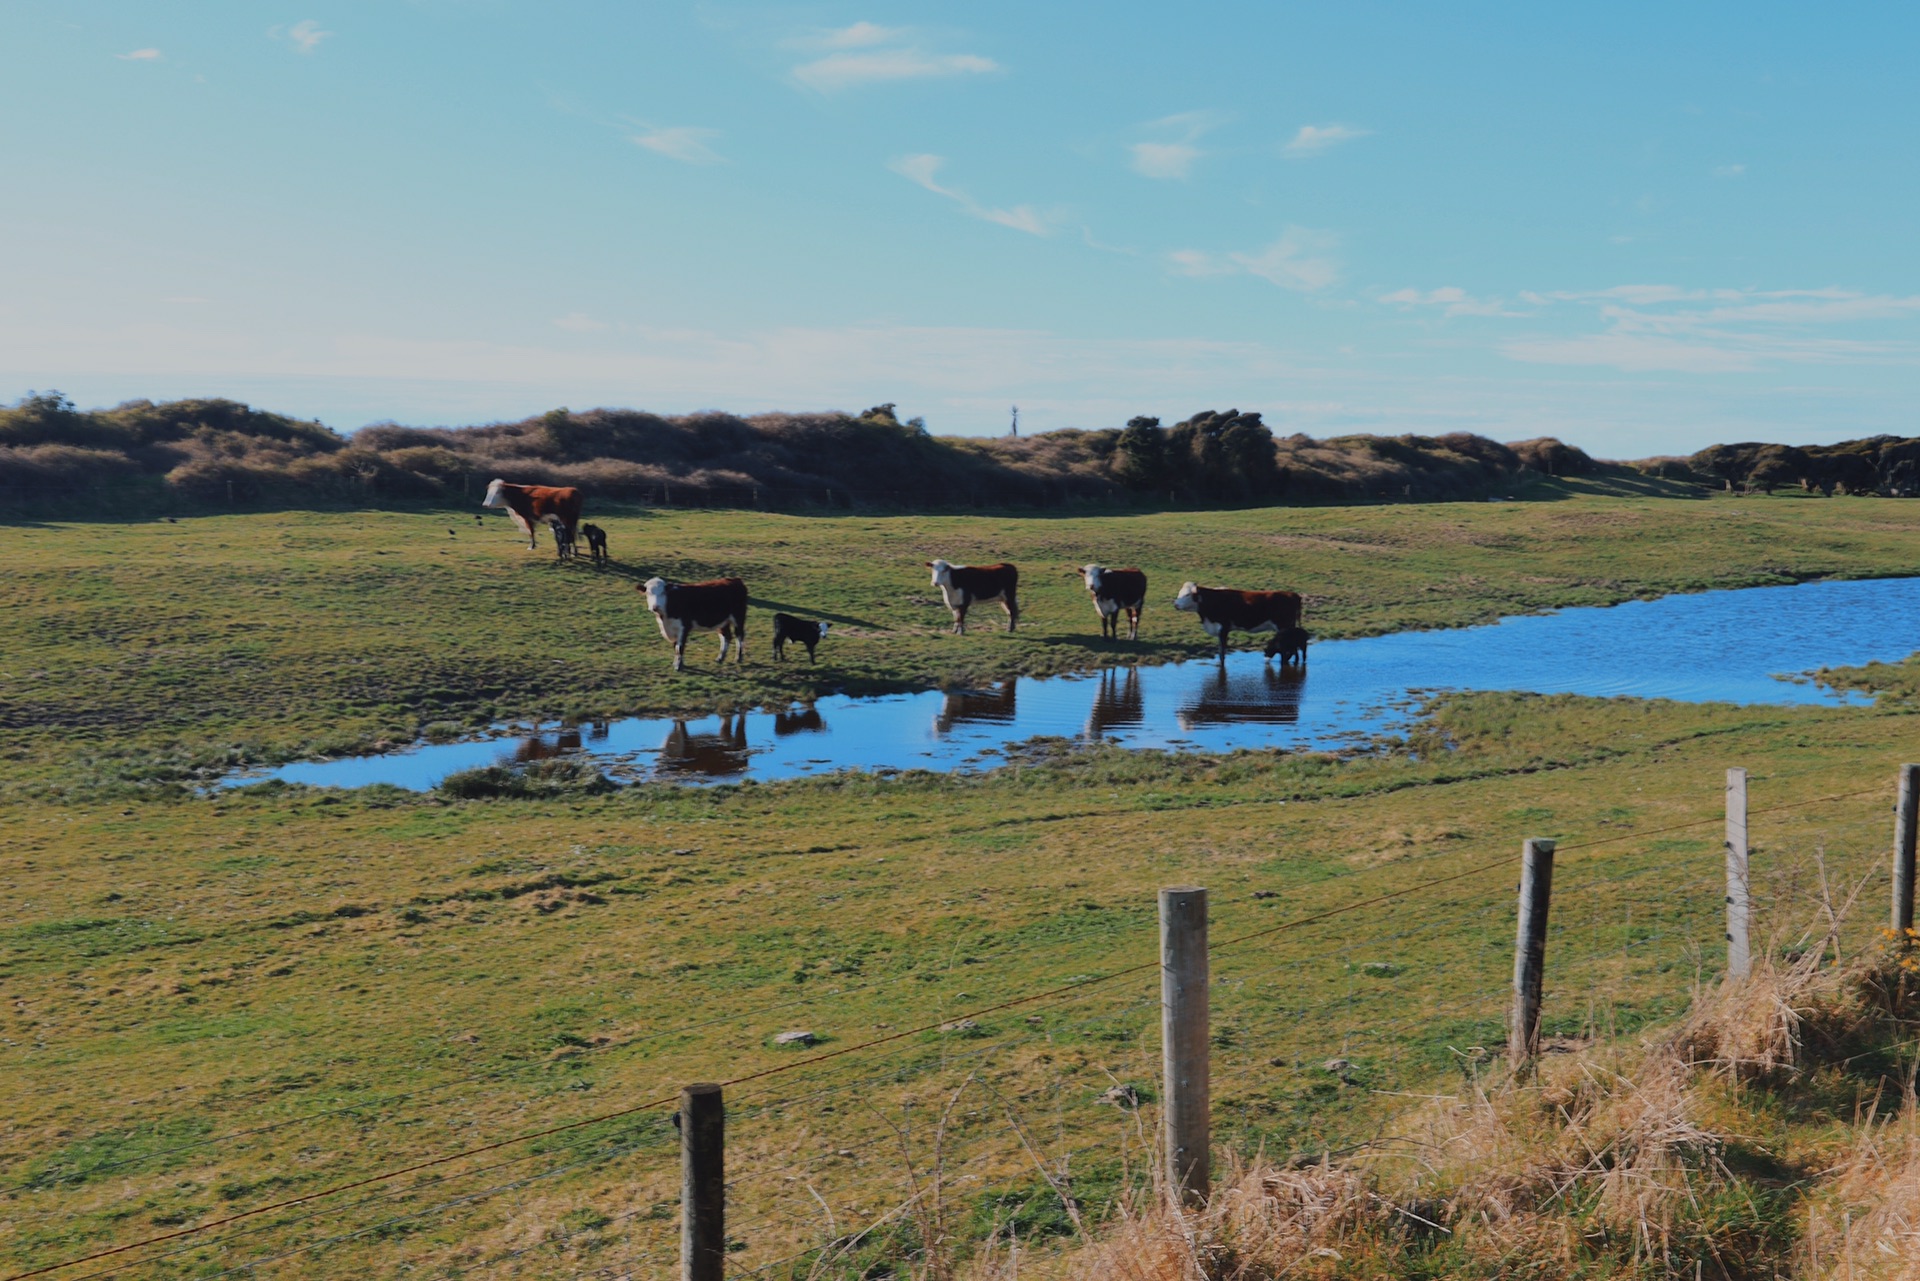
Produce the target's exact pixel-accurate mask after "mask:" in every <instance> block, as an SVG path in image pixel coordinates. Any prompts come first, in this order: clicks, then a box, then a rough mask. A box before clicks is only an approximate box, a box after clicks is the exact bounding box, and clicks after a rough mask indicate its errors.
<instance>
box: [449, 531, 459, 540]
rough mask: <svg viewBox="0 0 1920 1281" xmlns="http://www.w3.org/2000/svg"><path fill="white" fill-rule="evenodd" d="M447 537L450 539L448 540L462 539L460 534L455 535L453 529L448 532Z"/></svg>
mask: <svg viewBox="0 0 1920 1281" xmlns="http://www.w3.org/2000/svg"><path fill="white" fill-rule="evenodd" d="M447 537H448V538H458V537H460V535H458V534H456V533H454V532H453V531H452V530H451V529H449V530H448V531H447Z"/></svg>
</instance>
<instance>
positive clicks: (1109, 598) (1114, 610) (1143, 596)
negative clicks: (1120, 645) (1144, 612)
mask: <svg viewBox="0 0 1920 1281" xmlns="http://www.w3.org/2000/svg"><path fill="white" fill-rule="evenodd" d="M1080 573H1081V575H1082V576H1083V577H1085V579H1086V582H1087V590H1088V591H1090V592H1092V593H1093V607H1094V608H1095V609H1096V610H1098V611H1100V636H1101V639H1103V640H1104V639H1106V638H1107V637H1109V636H1111V637H1112V638H1113V639H1114V640H1119V639H1120V613H1121V611H1122V610H1125V611H1126V615H1127V639H1128V640H1139V639H1140V610H1141V609H1142V608H1143V607H1144V606H1145V605H1146V603H1147V576H1146V575H1145V574H1143V573H1141V572H1140V571H1139V570H1137V569H1108V568H1107V567H1106V566H1104V565H1083V566H1081V567H1080Z"/></svg>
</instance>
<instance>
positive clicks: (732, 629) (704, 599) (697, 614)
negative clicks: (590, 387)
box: [481, 480, 1308, 672]
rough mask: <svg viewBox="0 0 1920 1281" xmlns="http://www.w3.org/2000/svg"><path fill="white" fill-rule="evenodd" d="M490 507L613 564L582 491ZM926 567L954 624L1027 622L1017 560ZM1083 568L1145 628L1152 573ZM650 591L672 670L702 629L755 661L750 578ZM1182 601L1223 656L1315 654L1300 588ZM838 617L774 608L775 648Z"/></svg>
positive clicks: (1111, 625) (526, 491) (1216, 592)
mask: <svg viewBox="0 0 1920 1281" xmlns="http://www.w3.org/2000/svg"><path fill="white" fill-rule="evenodd" d="M481 506H483V507H504V508H506V510H507V514H508V515H509V516H511V517H512V518H513V522H514V524H516V525H518V526H519V527H520V530H521V532H522V533H524V534H526V536H527V547H528V548H529V549H530V550H531V549H532V548H534V547H537V546H538V545H539V528H540V526H541V525H543V524H544V525H546V526H548V527H549V528H551V529H552V530H553V543H554V549H555V552H556V554H557V555H558V556H559V558H560V559H561V560H563V561H564V560H569V559H571V558H572V557H573V556H574V554H575V550H574V545H575V542H576V540H577V539H578V538H585V539H586V540H587V547H588V550H589V551H590V552H591V553H592V556H593V560H594V563H595V564H602V563H605V562H606V561H607V559H608V556H607V535H606V533H605V531H603V530H601V529H600V528H599V527H598V526H596V525H588V524H582V523H581V520H580V516H581V509H582V500H581V495H580V491H579V490H577V489H573V488H555V487H550V486H545V485H510V484H508V483H507V482H506V481H504V480H496V481H494V482H493V483H492V484H490V485H488V486H487V496H486V500H485V501H484V502H483V503H482V504H481ZM926 567H927V568H928V569H929V570H931V571H932V572H933V586H935V587H938V588H939V589H940V595H941V598H942V599H943V600H944V601H945V602H946V605H947V610H948V612H949V613H951V614H952V615H953V630H954V632H955V633H956V634H964V633H965V632H966V630H967V611H968V610H969V609H970V608H972V607H973V606H974V605H990V604H994V603H996V602H997V603H998V604H999V606H1000V608H1002V609H1003V610H1005V611H1006V614H1007V630H1008V631H1013V630H1014V629H1015V628H1016V627H1017V626H1019V623H1020V601H1019V590H1020V571H1019V569H1018V568H1016V567H1015V566H1013V565H1005V564H1001V565H954V564H951V563H949V562H947V561H945V560H931V561H927V562H926ZM1079 572H1080V574H1081V576H1082V577H1083V579H1084V580H1085V582H1086V585H1087V591H1088V592H1090V593H1092V596H1093V606H1094V609H1095V610H1097V611H1098V612H1099V615H1100V635H1101V636H1102V637H1103V638H1108V637H1110V638H1112V639H1115V640H1118V639H1119V636H1120V618H1121V615H1122V614H1124V615H1125V616H1126V620H1127V639H1128V640H1137V639H1139V636H1140V611H1141V609H1142V608H1144V607H1145V605H1146V600H1147V576H1146V575H1145V574H1143V573H1141V572H1140V571H1139V570H1137V569H1108V568H1106V567H1105V566H1103V565H1085V566H1082V567H1081V569H1080V571H1079ZM639 590H640V591H642V592H644V593H646V597H647V608H648V609H649V610H651V611H652V612H653V616H654V618H655V619H657V620H658V621H659V623H660V634H661V635H662V636H664V637H666V638H667V641H668V643H670V644H671V645H672V646H673V670H674V671H676V672H678V671H684V670H685V669H686V665H687V641H688V639H689V638H691V637H692V636H693V634H694V633H696V632H718V633H719V635H720V661H721V662H723V663H724V662H726V661H727V653H728V651H729V650H732V651H733V653H734V654H735V660H734V661H735V662H737V663H744V662H746V656H747V651H746V630H747V585H746V583H745V582H744V581H742V580H741V579H738V578H716V579H713V580H711V581H709V582H704V583H671V582H668V581H667V580H666V579H664V578H657V577H656V578H649V579H648V580H647V581H646V582H644V583H641V584H640V585H639ZM1173 607H1174V608H1175V609H1177V610H1180V611H1182V612H1184V613H1189V614H1198V615H1199V616H1200V625H1201V626H1202V627H1203V628H1205V629H1206V632H1207V635H1209V636H1211V637H1213V638H1214V639H1215V640H1217V641H1219V642H1220V661H1221V662H1223V663H1224V662H1225V661H1226V657H1227V644H1228V639H1229V638H1230V637H1231V636H1232V634H1233V633H1234V632H1247V633H1249V634H1253V635H1260V634H1263V633H1271V634H1272V639H1271V640H1269V641H1268V642H1267V647H1266V656H1267V657H1268V658H1276V657H1277V658H1279V659H1280V661H1281V663H1282V664H1294V663H1298V664H1302V665H1304V664H1305V663H1306V661H1307V640H1308V636H1307V632H1306V630H1305V628H1304V627H1303V626H1302V625H1301V612H1300V594H1299V593H1298V592H1253V591H1240V590H1237V589H1234V588H1227V587H1201V586H1200V585H1199V584H1197V583H1193V582H1187V583H1182V584H1181V585H1180V592H1179V594H1178V595H1177V596H1175V597H1174V598H1173ZM830 626H831V625H830V624H828V623H824V622H821V621H819V620H817V619H805V618H796V617H794V616H793V615H791V614H775V615H774V616H773V655H774V657H775V658H785V657H786V647H787V645H789V644H795V645H799V646H802V647H803V648H805V650H806V651H807V660H808V661H809V662H811V661H813V656H814V649H815V647H816V646H818V645H819V643H820V639H821V637H823V636H825V635H826V634H827V631H828V628H829V627H830Z"/></svg>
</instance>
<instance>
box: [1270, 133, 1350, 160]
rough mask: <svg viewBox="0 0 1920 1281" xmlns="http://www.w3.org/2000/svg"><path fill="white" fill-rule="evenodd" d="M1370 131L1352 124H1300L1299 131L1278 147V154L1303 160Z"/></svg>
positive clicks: (1290, 158)
mask: <svg viewBox="0 0 1920 1281" xmlns="http://www.w3.org/2000/svg"><path fill="white" fill-rule="evenodd" d="M1372 132H1373V130H1371V129H1359V128H1356V127H1354V126H1353V125H1341V124H1332V125H1301V126H1300V132H1299V133H1296V134H1294V135H1293V137H1292V138H1291V139H1290V140H1289V141H1288V142H1287V144H1286V145H1285V146H1283V147H1281V148H1280V154H1281V155H1283V156H1285V157H1287V159H1289V160H1304V159H1306V158H1307V157H1308V156H1317V155H1319V154H1320V153H1321V152H1323V151H1326V150H1327V149H1329V148H1331V147H1337V146H1339V145H1340V144H1341V143H1343V142H1352V141H1353V140H1354V139H1355V138H1364V137H1366V136H1367V135H1368V134H1370V133H1372Z"/></svg>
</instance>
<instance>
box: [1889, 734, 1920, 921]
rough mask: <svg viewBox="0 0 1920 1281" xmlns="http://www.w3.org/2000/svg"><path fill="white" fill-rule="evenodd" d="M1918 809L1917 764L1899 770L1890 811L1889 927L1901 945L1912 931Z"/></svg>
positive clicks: (1919, 776) (1919, 769) (1919, 781)
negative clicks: (1897, 790) (1896, 795)
mask: <svg viewBox="0 0 1920 1281" xmlns="http://www.w3.org/2000/svg"><path fill="white" fill-rule="evenodd" d="M1916 806H1920V765H1902V766H1901V767H1900V800H1899V802H1898V804H1896V805H1895V806H1894V811H1893V815H1894V817H1893V928H1894V931H1895V933H1896V935H1897V936H1898V937H1897V940H1896V941H1898V942H1901V943H1904V942H1905V941H1906V937H1907V931H1908V930H1910V929H1912V928H1913V840H1914V817H1915V815H1914V811H1915V807H1916Z"/></svg>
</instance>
